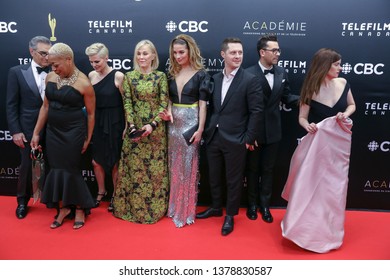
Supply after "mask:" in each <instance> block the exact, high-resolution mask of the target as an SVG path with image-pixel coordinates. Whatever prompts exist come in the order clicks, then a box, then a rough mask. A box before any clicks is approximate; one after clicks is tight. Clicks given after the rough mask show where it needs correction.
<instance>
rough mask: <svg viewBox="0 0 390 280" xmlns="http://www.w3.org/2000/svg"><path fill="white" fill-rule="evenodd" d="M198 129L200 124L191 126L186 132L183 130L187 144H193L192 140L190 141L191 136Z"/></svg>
mask: <svg viewBox="0 0 390 280" xmlns="http://www.w3.org/2000/svg"><path fill="white" fill-rule="evenodd" d="M197 130H198V125H194V126H193V127H191V128H190V129H188V130H186V131H185V132H183V134H182V135H183V137H184V139H185V140H186V142H187V145H188V146H190V145H191V144H192V142H190V140H191V137H192V135H194V133H195V132H196V131H197Z"/></svg>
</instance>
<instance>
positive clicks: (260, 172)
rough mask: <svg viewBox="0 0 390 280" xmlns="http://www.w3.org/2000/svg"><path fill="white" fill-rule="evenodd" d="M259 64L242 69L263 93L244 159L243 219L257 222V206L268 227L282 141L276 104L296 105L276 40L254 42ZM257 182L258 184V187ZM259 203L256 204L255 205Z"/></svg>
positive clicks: (268, 36)
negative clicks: (256, 132)
mask: <svg viewBox="0 0 390 280" xmlns="http://www.w3.org/2000/svg"><path fill="white" fill-rule="evenodd" d="M257 53H258V54H259V57H260V59H259V61H258V62H257V63H256V64H255V65H253V66H251V67H250V68H248V69H246V70H247V71H248V72H250V73H252V74H254V75H256V76H257V77H258V78H259V80H260V82H261V87H262V89H263V93H264V118H263V119H262V123H261V125H260V127H261V131H260V134H259V137H258V138H256V145H255V149H254V150H253V151H250V152H249V153H248V159H247V168H246V169H247V170H246V176H247V187H248V209H247V217H248V218H249V219H251V220H256V219H257V205H258V203H259V209H260V213H261V215H262V219H263V220H264V221H265V222H267V223H272V221H273V217H272V214H271V212H270V209H269V206H270V201H271V195H272V183H273V169H274V166H275V162H276V159H277V155H278V148H279V142H280V140H281V139H282V124H281V115H280V109H279V105H280V101H282V102H283V103H285V104H291V103H294V102H295V103H296V102H297V101H298V99H299V96H298V95H292V94H291V90H290V84H289V81H288V77H287V72H286V71H285V69H284V68H283V67H280V66H278V65H277V63H278V60H279V56H280V54H281V50H280V48H279V43H278V40H277V37H276V36H274V35H266V36H263V37H261V38H260V39H259V40H258V42H257ZM259 178H261V180H260V181H261V183H260V184H259ZM258 199H259V201H258Z"/></svg>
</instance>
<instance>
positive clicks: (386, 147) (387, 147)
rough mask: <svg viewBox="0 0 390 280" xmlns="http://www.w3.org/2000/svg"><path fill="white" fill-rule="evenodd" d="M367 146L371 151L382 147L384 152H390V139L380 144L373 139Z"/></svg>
mask: <svg viewBox="0 0 390 280" xmlns="http://www.w3.org/2000/svg"><path fill="white" fill-rule="evenodd" d="M367 147H368V149H369V150H370V151H371V152H374V151H376V150H378V149H380V150H381V151H382V152H389V151H390V141H383V142H382V143H380V144H379V143H378V142H376V141H371V142H370V143H368V145H367Z"/></svg>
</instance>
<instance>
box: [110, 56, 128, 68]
mask: <svg viewBox="0 0 390 280" xmlns="http://www.w3.org/2000/svg"><path fill="white" fill-rule="evenodd" d="M108 62H109V63H111V66H112V68H113V69H114V70H121V69H123V70H130V69H131V59H128V58H126V59H123V60H120V59H118V58H114V59H108Z"/></svg>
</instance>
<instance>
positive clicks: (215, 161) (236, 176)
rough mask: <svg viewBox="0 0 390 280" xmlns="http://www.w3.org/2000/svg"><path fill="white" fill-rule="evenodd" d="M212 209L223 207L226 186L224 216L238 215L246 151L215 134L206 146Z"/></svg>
mask: <svg viewBox="0 0 390 280" xmlns="http://www.w3.org/2000/svg"><path fill="white" fill-rule="evenodd" d="M206 152H207V160H208V165H209V181H210V191H211V197H212V207H213V208H222V207H223V194H224V192H223V188H224V187H225V185H226V188H227V191H226V195H227V198H226V215H230V216H234V215H237V214H238V211H239V208H240V200H241V191H242V187H243V178H244V171H245V161H246V154H247V150H246V147H245V144H244V145H242V144H241V145H239V144H233V143H231V142H228V141H226V140H225V139H223V138H222V137H221V136H220V134H219V133H218V129H217V131H216V132H215V134H214V136H213V139H212V140H211V141H210V142H209V143H208V144H207V146H206Z"/></svg>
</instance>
